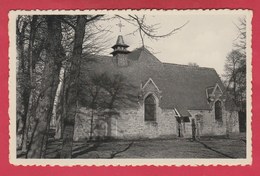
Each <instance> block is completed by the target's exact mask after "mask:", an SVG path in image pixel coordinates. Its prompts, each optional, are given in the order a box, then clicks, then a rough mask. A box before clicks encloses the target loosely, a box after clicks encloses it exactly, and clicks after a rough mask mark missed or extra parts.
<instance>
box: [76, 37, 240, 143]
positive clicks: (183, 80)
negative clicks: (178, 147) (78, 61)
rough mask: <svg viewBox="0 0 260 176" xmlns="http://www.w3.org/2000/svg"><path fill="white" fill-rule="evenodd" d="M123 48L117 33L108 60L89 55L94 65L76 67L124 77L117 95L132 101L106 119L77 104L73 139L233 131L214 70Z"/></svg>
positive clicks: (231, 110)
mask: <svg viewBox="0 0 260 176" xmlns="http://www.w3.org/2000/svg"><path fill="white" fill-rule="evenodd" d="M128 47H129V46H128V45H127V44H126V43H125V42H124V39H123V36H122V35H119V36H118V38H117V41H116V43H115V45H114V46H112V48H113V52H112V53H111V56H92V57H93V60H95V62H91V63H89V62H88V63H87V64H85V65H84V64H82V68H81V69H82V72H85V73H86V74H83V75H101V74H106V75H110V76H111V77H113V75H121V76H122V77H124V82H125V84H124V85H127V86H128V87H126V86H125V92H124V93H122V97H123V96H124V98H125V99H127V100H129V101H130V97H132V100H131V102H130V103H122V102H120V101H118V102H117V106H116V107H115V109H116V112H117V114H115V115H111V116H110V118H109V120H105V119H103V118H102V117H101V116H100V115H98V113H97V112H96V114H94V115H93V111H91V109H90V108H89V107H87V106H85V107H84V106H82V107H81V108H80V113H79V114H78V115H77V117H76V121H75V129H74V140H82V139H88V138H89V137H90V135H91V136H93V138H105V137H112V138H118V139H132V138H136V139H138V138H159V137H191V135H192V124H195V126H196V135H198V136H213V135H226V134H227V133H236V132H239V124H238V112H237V110H236V108H235V106H234V105H233V103H232V102H231V101H229V100H228V98H227V97H228V96H227V95H226V92H225V88H224V86H223V83H222V82H221V79H220V77H219V76H218V74H217V72H216V71H215V69H213V68H205V67H199V66H189V65H180V64H172V63H163V62H161V61H160V60H159V59H158V58H156V57H155V56H154V55H153V54H152V53H151V52H150V51H149V50H148V49H147V48H145V47H140V48H137V49H135V50H133V51H129V50H128ZM84 79H88V78H86V76H84ZM87 91H88V90H87V88H86V92H87ZM127 96H128V97H129V98H126V97H127ZM104 97H105V95H104ZM122 99H123V98H122ZM104 111H105V110H104ZM90 126H92V127H90ZM91 128H92V132H91ZM90 133H92V134H90Z"/></svg>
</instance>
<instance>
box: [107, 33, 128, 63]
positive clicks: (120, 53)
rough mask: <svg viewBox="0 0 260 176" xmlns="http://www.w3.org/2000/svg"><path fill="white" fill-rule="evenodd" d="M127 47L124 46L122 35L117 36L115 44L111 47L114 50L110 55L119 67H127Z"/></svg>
mask: <svg viewBox="0 0 260 176" xmlns="http://www.w3.org/2000/svg"><path fill="white" fill-rule="evenodd" d="M128 47H129V46H128V45H126V44H125V42H124V39H123V36H122V35H119V36H118V38H117V41H116V44H115V45H114V46H112V48H113V49H114V51H113V52H112V53H111V54H112V55H113V57H114V58H113V60H114V62H115V63H116V64H117V65H118V66H120V67H125V66H128V60H127V54H128V53H130V51H128V50H127V48H128Z"/></svg>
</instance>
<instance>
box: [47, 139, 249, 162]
mask: <svg viewBox="0 0 260 176" xmlns="http://www.w3.org/2000/svg"><path fill="white" fill-rule="evenodd" d="M60 148H61V142H60V141H52V142H50V143H49V145H48V150H47V156H46V157H47V158H55V157H56V158H58V157H59V156H58V152H59V150H60ZM245 157H246V142H245V140H242V139H241V138H230V139H226V138H212V137H211V138H202V139H201V140H200V141H194V142H192V141H191V140H190V139H146V140H135V141H123V140H121V141H111V142H91V143H90V142H75V143H74V147H73V158H245Z"/></svg>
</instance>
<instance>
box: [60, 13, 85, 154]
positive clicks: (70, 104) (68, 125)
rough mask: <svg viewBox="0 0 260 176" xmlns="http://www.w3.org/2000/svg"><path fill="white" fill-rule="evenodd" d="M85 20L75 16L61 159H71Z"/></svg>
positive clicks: (82, 17)
mask: <svg viewBox="0 0 260 176" xmlns="http://www.w3.org/2000/svg"><path fill="white" fill-rule="evenodd" d="M86 23H87V20H86V18H85V17H84V16H77V25H76V27H75V37H74V47H73V52H72V60H71V68H70V73H69V74H70V76H69V80H68V82H67V84H68V90H67V97H66V98H67V100H66V104H67V106H66V117H65V118H64V131H63V142H62V150H61V158H71V156H72V147H73V135H74V124H75V116H76V115H77V111H78V89H79V74H80V59H81V54H82V45H83V39H84V34H85V26H86Z"/></svg>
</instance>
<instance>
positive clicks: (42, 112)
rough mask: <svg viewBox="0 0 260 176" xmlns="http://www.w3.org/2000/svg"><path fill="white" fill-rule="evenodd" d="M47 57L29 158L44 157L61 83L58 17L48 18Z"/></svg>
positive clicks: (61, 51)
mask: <svg viewBox="0 0 260 176" xmlns="http://www.w3.org/2000/svg"><path fill="white" fill-rule="evenodd" d="M46 23H47V30H48V33H47V46H46V50H47V57H46V61H45V66H44V70H43V75H42V84H41V90H40V95H39V97H38V100H37V107H36V111H35V113H36V115H35V118H34V124H33V127H32V136H31V141H30V144H29V149H28V153H27V157H28V158H40V157H42V152H44V151H43V147H44V146H45V145H44V143H45V142H46V133H47V131H48V127H49V123H50V117H51V112H52V108H53V102H54V97H55V92H56V89H57V86H58V82H59V72H60V68H61V62H62V60H63V59H64V53H63V48H62V46H61V38H62V35H61V23H60V21H59V20H57V17H56V16H46Z"/></svg>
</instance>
